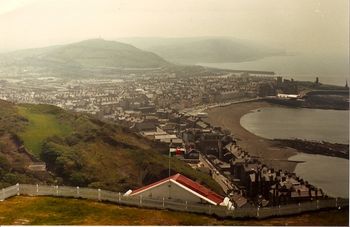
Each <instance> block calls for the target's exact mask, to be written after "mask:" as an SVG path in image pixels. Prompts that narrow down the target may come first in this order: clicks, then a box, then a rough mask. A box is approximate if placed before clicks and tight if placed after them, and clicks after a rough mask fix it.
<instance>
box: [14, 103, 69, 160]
mask: <svg viewBox="0 0 350 227" xmlns="http://www.w3.org/2000/svg"><path fill="white" fill-rule="evenodd" d="M18 113H19V114H20V115H21V116H23V117H25V118H26V119H28V121H29V124H28V125H27V126H26V127H25V130H24V131H23V132H21V133H19V136H20V138H21V139H22V140H23V142H24V146H25V147H26V148H27V149H28V151H29V152H31V153H32V154H33V155H34V156H36V157H39V156H40V152H41V147H42V145H43V142H44V140H45V139H47V138H49V137H50V136H54V135H57V136H66V135H69V134H70V133H71V132H72V129H71V128H70V127H69V126H68V125H64V124H60V122H59V121H58V120H57V118H56V116H55V115H53V114H48V113H40V112H37V111H35V109H33V108H30V106H20V107H18Z"/></svg>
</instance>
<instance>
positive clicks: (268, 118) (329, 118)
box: [240, 107, 349, 198]
mask: <svg viewBox="0 0 350 227" xmlns="http://www.w3.org/2000/svg"><path fill="white" fill-rule="evenodd" d="M240 123H241V125H242V127H244V128H245V129H247V130H248V131H250V132H252V133H253V134H255V135H258V136H261V137H264V138H268V139H274V138H281V139H293V138H299V139H307V140H313V141H327V142H333V143H343V144H349V111H348V110H321V109H306V108H284V107H266V108H260V109H257V110H254V111H252V112H250V113H247V114H246V115H244V116H243V117H242V118H241V120H240ZM289 160H295V161H304V162H303V163H299V164H297V167H296V169H295V173H296V174H297V175H299V176H301V177H302V178H303V179H304V180H307V181H309V182H310V183H311V184H313V185H315V186H317V187H320V188H322V190H323V191H325V192H326V193H327V195H330V196H335V197H343V198H349V160H347V159H342V158H336V157H329V156H323V155H312V154H304V153H298V154H296V155H295V156H292V157H290V158H289Z"/></svg>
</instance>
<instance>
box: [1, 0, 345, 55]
mask: <svg viewBox="0 0 350 227" xmlns="http://www.w3.org/2000/svg"><path fill="white" fill-rule="evenodd" d="M348 27H349V1H348V0H171V1H170V0H0V50H2V51H3V50H11V49H16V48H27V47H38V46H47V45H53V44H59V43H66V42H74V41H79V40H83V39H88V38H97V37H102V38H104V39H114V38H117V37H137V36H142V37H144V36H148V37H149V36H151V37H188V36H232V37H236V38H241V39H249V40H253V41H259V42H262V43H266V44H269V45H275V46H278V47H283V48H286V49H288V50H290V51H305V52H337V53H339V52H342V53H347V52H348V48H349V46H348V45H349V44H348V39H349V28H348Z"/></svg>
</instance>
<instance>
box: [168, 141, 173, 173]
mask: <svg viewBox="0 0 350 227" xmlns="http://www.w3.org/2000/svg"><path fill="white" fill-rule="evenodd" d="M172 145H173V140H172V139H170V145H169V158H168V170H169V177H170V157H171V152H170V148H171V147H172Z"/></svg>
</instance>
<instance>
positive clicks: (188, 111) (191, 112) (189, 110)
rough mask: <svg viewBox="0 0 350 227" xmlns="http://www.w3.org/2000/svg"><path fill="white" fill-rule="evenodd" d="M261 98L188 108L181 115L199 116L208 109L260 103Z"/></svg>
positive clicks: (181, 111)
mask: <svg viewBox="0 0 350 227" xmlns="http://www.w3.org/2000/svg"><path fill="white" fill-rule="evenodd" d="M260 99H261V98H252V99H244V100H239V101H230V102H222V103H215V104H210V105H200V106H196V107H192V108H186V109H183V110H180V111H179V112H180V113H183V114H189V115H197V114H198V113H200V112H203V111H205V110H207V109H211V108H216V107H222V106H228V105H231V104H237V103H242V102H252V101H258V100H260Z"/></svg>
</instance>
